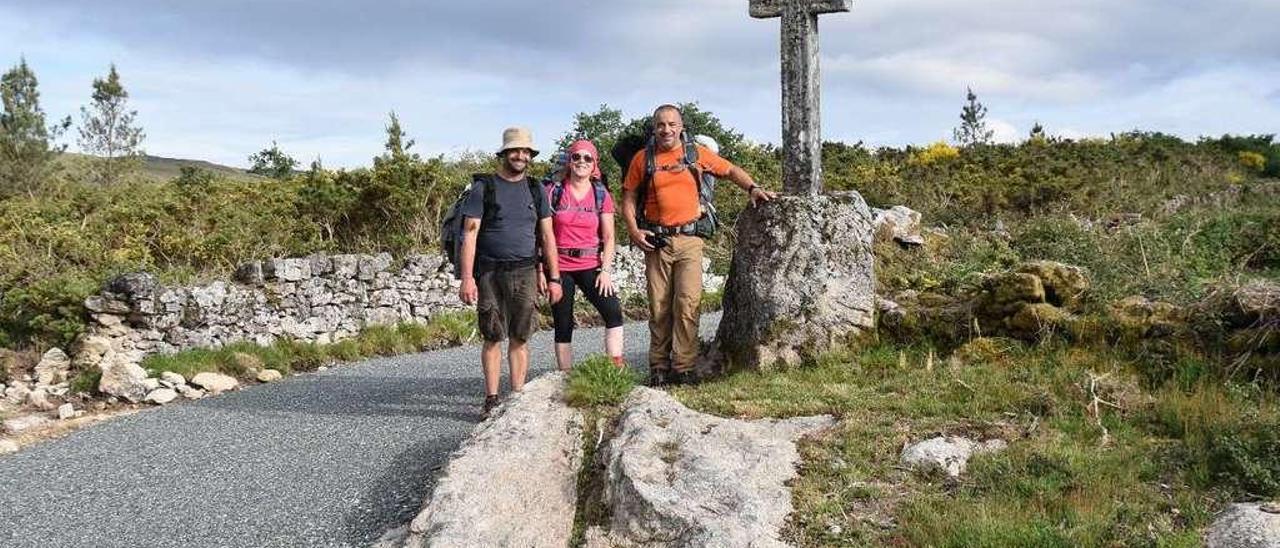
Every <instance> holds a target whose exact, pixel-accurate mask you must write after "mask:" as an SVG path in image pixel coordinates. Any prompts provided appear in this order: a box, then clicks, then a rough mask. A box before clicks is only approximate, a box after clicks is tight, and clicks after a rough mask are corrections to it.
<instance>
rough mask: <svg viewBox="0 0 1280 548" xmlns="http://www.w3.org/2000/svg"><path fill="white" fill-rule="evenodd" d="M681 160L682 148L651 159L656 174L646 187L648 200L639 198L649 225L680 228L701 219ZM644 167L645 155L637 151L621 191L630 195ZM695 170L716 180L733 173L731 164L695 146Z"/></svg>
mask: <svg viewBox="0 0 1280 548" xmlns="http://www.w3.org/2000/svg"><path fill="white" fill-rule="evenodd" d="M683 159H684V147H683V146H678V147H676V148H674V149H672V150H668V151H666V152H663V151H658V152H657V154H656V156H655V158H654V160H655V165H656V166H657V171H655V172H654V174H653V181H652V182H650V183H649V190H648V196H646V197H643V198H642V199H644V200H646V201H645V207H644V216H645V218H647V219H648V220H649V222H651V223H657V224H660V225H662V226H680V225H684V224H688V223H691V222H693V221H696V220H698V217H699V216H700V215H701V213H700V212H699V211H698V186H697V183H696V182H695V181H694V177H693V172H692V171H690V170H689V169H688V168H686V167H685V166H684V165H683V163H682V162H681V160H683ZM644 164H645V151H643V150H641V151H640V152H637V153H636V155H635V157H634V158H632V159H631V166H630V167H629V168H628V169H627V176H626V178H625V179H623V183H622V188H623V189H624V190H632V191H634V190H636V187H639V186H640V181H642V180H644ZM698 167H700V168H701V169H702V170H703V171H705V172H707V173H710V174H712V175H715V176H716V177H725V176H727V175H729V170H730V169H733V164H731V163H729V161H728V160H725V159H724V158H721V157H720V156H719V155H718V154H716V153H714V152H711V150H710V149H708V148H706V147H704V146H702V145H698Z"/></svg>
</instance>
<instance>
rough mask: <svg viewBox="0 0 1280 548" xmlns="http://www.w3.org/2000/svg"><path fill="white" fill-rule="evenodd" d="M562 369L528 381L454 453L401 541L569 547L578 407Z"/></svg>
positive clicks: (579, 448) (579, 434)
mask: <svg viewBox="0 0 1280 548" xmlns="http://www.w3.org/2000/svg"><path fill="white" fill-rule="evenodd" d="M564 379H565V377H564V375H563V374H561V373H550V374H547V375H544V376H542V377H540V378H538V379H537V380H534V381H533V382H531V383H529V384H527V385H525V389H524V392H522V393H520V394H518V395H515V396H513V397H512V398H511V399H510V400H509V401H507V402H506V403H504V404H503V405H502V406H501V407H500V408H499V409H498V410H497V411H496V412H495V413H496V414H495V416H494V417H493V418H492V419H490V420H487V421H485V422H482V423H480V425H479V426H477V427H476V430H475V432H473V433H472V436H471V438H470V439H469V440H468V441H467V442H465V443H464V444H463V445H462V447H461V448H460V449H459V450H458V451H457V452H456V453H454V455H453V457H452V458H451V459H450V461H449V464H448V465H447V466H446V467H445V469H444V475H443V476H442V477H441V478H440V480H439V482H438V483H437V484H436V486H435V490H434V491H433V492H432V494H431V499H430V500H428V501H427V503H426V504H425V505H424V506H423V509H422V511H421V512H420V513H419V514H418V516H417V517H416V518H414V520H413V522H412V523H411V524H410V526H409V530H410V534H409V536H408V538H407V539H406V542H405V546H411V547H417V546H432V547H449V546H466V547H470V546H566V545H567V544H568V541H569V537H570V535H571V534H572V532H573V515H574V509H575V504H576V502H577V499H578V493H577V491H578V490H577V481H578V470H579V468H580V466H581V465H582V431H583V418H582V413H581V412H579V411H578V410H576V409H573V408H570V407H568V406H567V405H565V403H564V384H565V381H564Z"/></svg>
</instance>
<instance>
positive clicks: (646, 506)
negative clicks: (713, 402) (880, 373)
mask: <svg viewBox="0 0 1280 548" xmlns="http://www.w3.org/2000/svg"><path fill="white" fill-rule="evenodd" d="M624 407H625V411H624V412H623V415H622V417H621V419H620V423H619V426H618V431H617V433H616V435H615V436H614V438H613V439H612V441H610V443H609V445H608V449H607V453H606V454H605V458H606V459H607V472H606V473H607V478H606V483H605V500H606V502H607V503H608V504H609V505H610V506H611V508H612V515H611V517H610V521H609V524H608V527H607V531H601V530H600V529H598V528H597V529H594V530H592V531H591V532H590V533H589V534H588V546H600V547H604V546H616V545H622V546H653V545H660V546H688V547H694V546H699V547H703V546H707V547H725V548H728V547H741V546H753V547H768V546H785V545H786V544H784V543H783V542H782V541H781V540H780V539H779V538H778V532H779V530H780V529H781V528H782V526H783V524H784V523H785V521H786V518H787V515H788V514H790V513H791V490H790V489H789V488H788V487H787V482H789V481H790V480H791V479H792V478H793V477H794V476H795V474H796V469H795V467H796V464H797V463H798V462H799V460H800V455H799V453H798V452H797V450H796V441H797V440H798V439H799V438H801V437H803V436H805V435H807V434H811V433H814V432H817V431H819V430H823V429H826V428H830V427H831V426H833V425H834V424H835V419H833V418H831V417H829V416H820V417H802V418H795V419H788V420H772V419H771V420H759V421H741V420H734V419H724V418H720V417H715V416H712V415H707V414H704V413H699V412H697V411H693V410H690V409H688V408H686V407H685V406H684V405H681V404H680V403H679V402H678V401H676V400H675V399H674V398H672V397H671V396H669V395H668V394H667V393H665V392H661V391H658V390H652V389H649V388H638V389H636V390H635V391H634V392H632V393H631V396H630V397H629V398H628V400H627V402H626V403H625V404H624Z"/></svg>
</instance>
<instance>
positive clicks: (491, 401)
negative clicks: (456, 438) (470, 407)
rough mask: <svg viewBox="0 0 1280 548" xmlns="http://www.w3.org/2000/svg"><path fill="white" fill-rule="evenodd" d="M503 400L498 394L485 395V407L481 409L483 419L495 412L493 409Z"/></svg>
mask: <svg viewBox="0 0 1280 548" xmlns="http://www.w3.org/2000/svg"><path fill="white" fill-rule="evenodd" d="M501 402H502V400H501V399H499V398H498V395H497V394H494V395H492V396H485V397H484V408H483V409H481V410H480V418H481V419H487V418H489V415H490V414H491V413H493V409H494V408H495V407H497V406H498V404H499V403H501Z"/></svg>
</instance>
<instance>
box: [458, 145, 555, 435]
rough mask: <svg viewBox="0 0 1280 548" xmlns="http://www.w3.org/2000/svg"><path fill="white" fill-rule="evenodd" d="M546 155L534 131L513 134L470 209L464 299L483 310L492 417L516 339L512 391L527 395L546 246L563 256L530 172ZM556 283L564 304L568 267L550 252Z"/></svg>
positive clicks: (476, 188) (479, 180)
mask: <svg viewBox="0 0 1280 548" xmlns="http://www.w3.org/2000/svg"><path fill="white" fill-rule="evenodd" d="M537 155H538V151H537V150H536V149H535V148H534V147H533V136H532V134H531V133H530V132H529V130H528V129H525V128H521V127H512V128H507V129H506V130H505V131H503V132H502V148H501V149H499V150H498V158H499V159H500V161H499V165H498V171H497V173H492V174H482V175H476V176H474V177H473V179H474V181H473V183H472V187H471V193H470V195H469V196H468V199H467V201H466V202H465V204H464V205H463V207H462V215H463V217H464V220H463V225H462V226H463V229H462V230H463V232H462V234H463V238H462V253H461V263H462V265H461V271H462V286H461V287H460V288H459V290H458V295H459V297H461V299H462V302H464V303H466V304H473V303H475V304H476V312H477V316H478V319H479V324H480V325H479V327H480V334H481V336H482V337H484V347H483V349H482V350H481V352H480V362H481V364H482V366H483V369H484V388H485V399H484V415H485V416H486V417H487V416H488V415H489V412H490V411H492V410H493V408H494V407H495V406H497V404H498V401H499V398H498V385H499V384H500V380H501V379H500V377H501V371H502V346H501V344H502V341H503V340H504V339H505V340H508V341H509V342H508V344H507V363H508V364H509V366H510V368H511V390H512V391H513V392H519V391H520V390H522V389H523V388H524V380H525V375H526V373H527V372H528V370H529V349H528V346H527V342H528V340H529V337H530V336H531V335H532V334H533V331H534V329H535V328H536V326H537V318H536V315H537V303H536V299H537V294H538V282H537V269H536V265H537V262H538V255H539V254H538V246H539V245H541V246H542V247H543V248H544V249H556V240H555V238H556V237H555V234H554V233H553V232H552V230H551V206H550V204H548V203H547V198H546V194H544V193H543V192H542V187H541V185H539V184H538V183H537V182H536V181H535V180H534V179H532V178H531V177H529V175H528V174H527V173H526V170H527V169H528V167H529V162H530V161H531V160H532V159H533V157H534V156H537ZM542 256H543V257H545V258H546V271H547V273H548V275H549V278H550V279H551V280H554V281H555V282H556V283H550V284H548V298H549V299H550V300H551V302H552V303H553V304H554V303H555V302H557V301H559V300H560V284H559V278H560V268H559V264H558V263H557V261H556V254H555V253H543V254H542Z"/></svg>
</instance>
